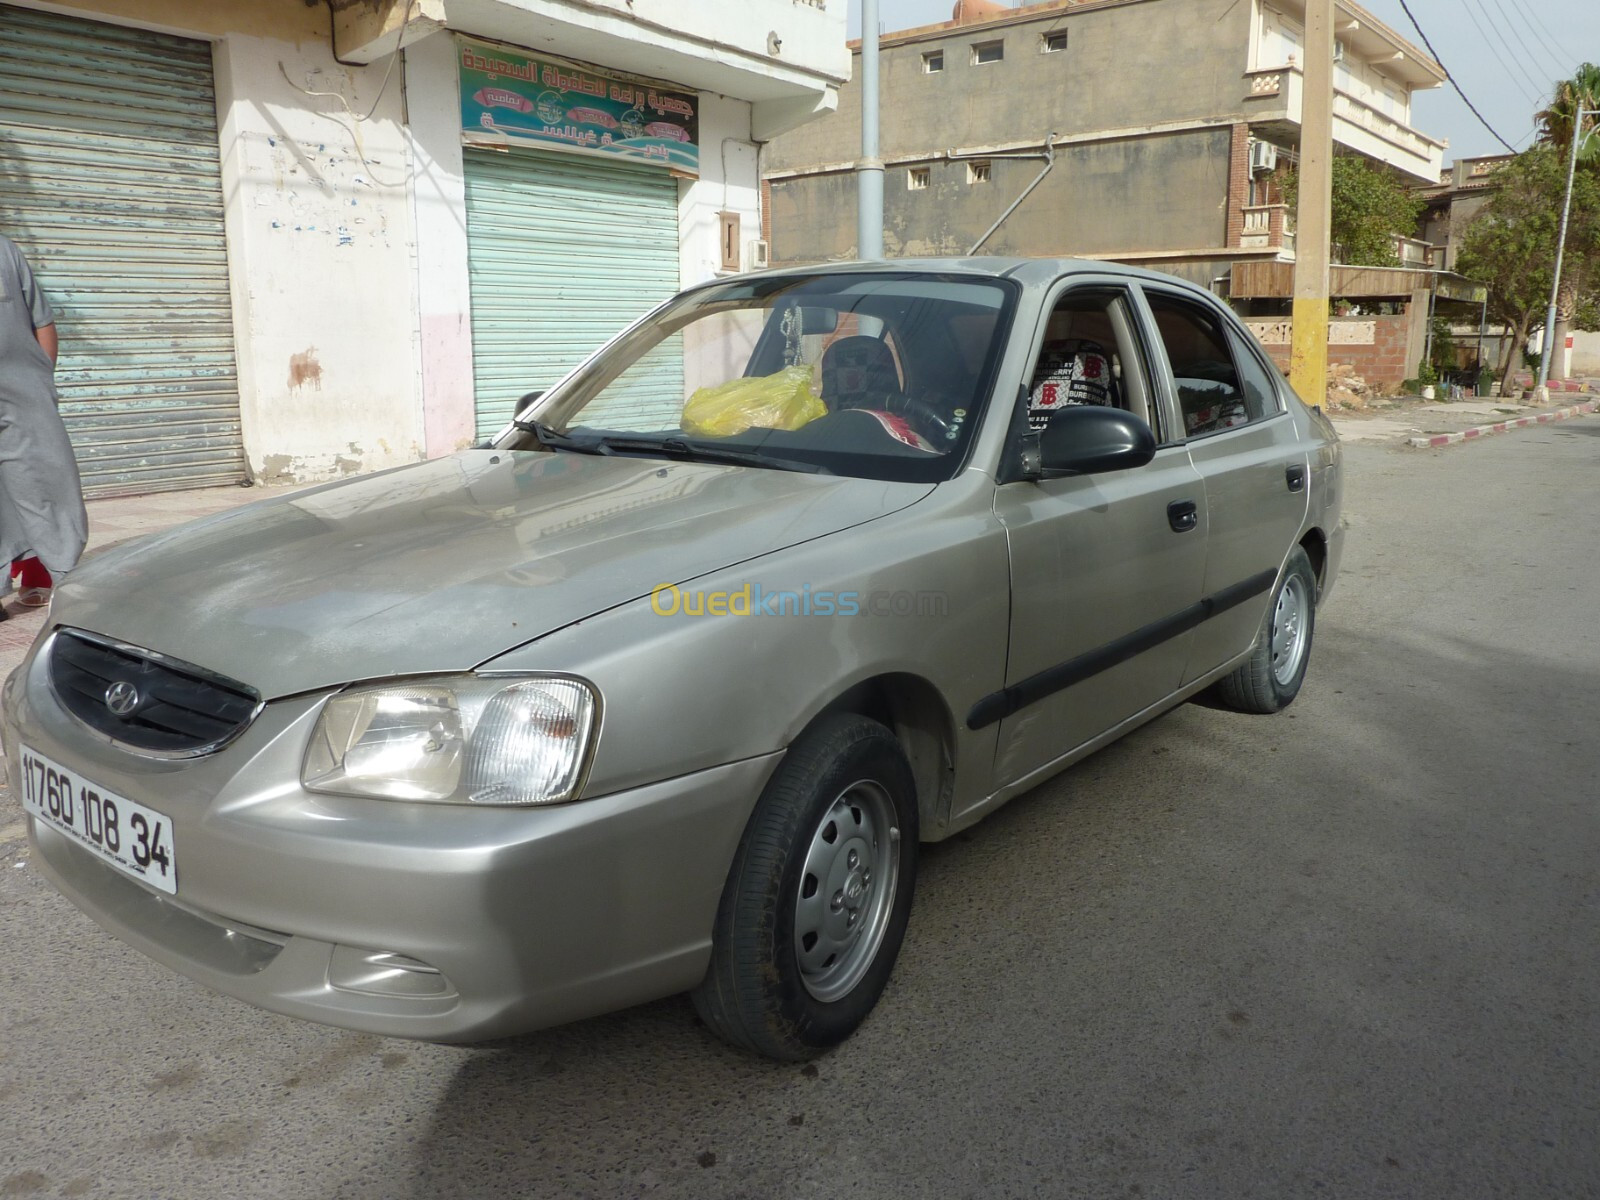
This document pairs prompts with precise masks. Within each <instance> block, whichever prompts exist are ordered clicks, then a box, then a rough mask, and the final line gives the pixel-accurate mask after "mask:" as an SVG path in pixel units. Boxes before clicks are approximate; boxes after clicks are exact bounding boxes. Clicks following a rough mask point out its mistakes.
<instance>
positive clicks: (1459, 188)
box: [1417, 154, 1512, 271]
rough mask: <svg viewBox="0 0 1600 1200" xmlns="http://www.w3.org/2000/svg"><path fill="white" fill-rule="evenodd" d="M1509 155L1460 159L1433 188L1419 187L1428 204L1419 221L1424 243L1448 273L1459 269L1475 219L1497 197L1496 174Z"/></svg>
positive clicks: (1447, 169)
mask: <svg viewBox="0 0 1600 1200" xmlns="http://www.w3.org/2000/svg"><path fill="white" fill-rule="evenodd" d="M1511 158H1512V156H1511V155H1509V154H1485V155H1481V156H1479V157H1477V158H1458V159H1456V161H1455V162H1453V163H1451V164H1450V165H1449V166H1448V167H1446V168H1445V170H1444V171H1443V172H1442V173H1441V174H1440V176H1439V181H1438V182H1437V183H1436V184H1434V185H1433V186H1432V187H1424V188H1419V189H1418V190H1417V195H1419V196H1421V197H1422V199H1423V200H1424V201H1425V202H1426V204H1427V207H1426V208H1424V209H1423V211H1422V216H1421V218H1420V220H1419V221H1418V225H1419V226H1420V229H1421V233H1422V240H1423V241H1424V242H1426V243H1428V245H1429V246H1431V247H1432V248H1433V251H1434V256H1435V261H1436V262H1437V264H1438V265H1439V266H1441V267H1444V268H1445V269H1446V270H1450V271H1453V270H1455V269H1456V256H1457V255H1458V254H1459V253H1460V252H1461V242H1462V239H1463V238H1464V237H1465V235H1466V231H1467V226H1468V225H1469V224H1470V223H1471V222H1472V218H1473V217H1475V216H1477V215H1478V213H1479V212H1480V211H1482V209H1483V206H1484V205H1485V204H1487V203H1488V202H1489V197H1490V196H1492V195H1493V194H1494V191H1495V184H1494V173H1495V171H1496V170H1497V169H1498V168H1500V167H1503V166H1504V165H1505V164H1506V163H1508V162H1510V161H1511Z"/></svg>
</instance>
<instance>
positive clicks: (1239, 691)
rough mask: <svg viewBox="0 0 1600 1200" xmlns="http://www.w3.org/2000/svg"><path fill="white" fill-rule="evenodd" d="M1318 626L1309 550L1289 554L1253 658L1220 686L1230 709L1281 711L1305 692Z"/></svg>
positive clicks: (1220, 691)
mask: <svg viewBox="0 0 1600 1200" xmlns="http://www.w3.org/2000/svg"><path fill="white" fill-rule="evenodd" d="M1316 622H1317V573H1316V572H1315V571H1313V570H1312V569H1311V559H1310V558H1309V557H1308V556H1307V555H1306V552H1305V548H1304V547H1302V546H1296V547H1295V548H1294V550H1293V551H1291V552H1290V554H1289V561H1288V564H1287V565H1286V566H1285V567H1284V572H1283V577H1282V578H1281V579H1280V580H1279V581H1278V590H1277V591H1276V592H1275V593H1274V595H1273V598H1272V603H1271V604H1270V605H1269V606H1268V607H1267V615H1266V618H1265V620H1264V621H1263V622H1262V624H1261V632H1260V633H1259V634H1258V635H1257V636H1256V645H1255V649H1254V650H1252V651H1251V652H1250V657H1249V659H1248V660H1247V661H1246V662H1245V663H1244V665H1243V666H1241V667H1239V668H1238V669H1236V670H1235V671H1234V672H1233V674H1231V675H1229V676H1227V677H1226V678H1225V679H1223V680H1222V681H1221V682H1220V683H1219V684H1218V685H1217V696H1218V698H1219V699H1221V701H1222V702H1223V703H1224V704H1226V705H1227V706H1228V707H1229V708H1233V709H1237V710H1239V711H1240V712H1248V713H1275V712H1278V711H1279V710H1280V709H1283V708H1287V707H1288V706H1289V703H1290V701H1292V700H1293V699H1294V698H1295V697H1296V696H1298V695H1299V694H1300V685H1301V684H1302V683H1303V682H1305V677H1306V666H1307V665H1308V664H1309V663H1310V661H1311V635H1312V633H1313V632H1314V631H1315V628H1316Z"/></svg>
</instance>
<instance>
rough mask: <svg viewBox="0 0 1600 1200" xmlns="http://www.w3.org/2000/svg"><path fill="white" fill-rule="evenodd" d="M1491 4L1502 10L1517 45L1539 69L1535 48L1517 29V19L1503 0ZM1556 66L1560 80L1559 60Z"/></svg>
mask: <svg viewBox="0 0 1600 1200" xmlns="http://www.w3.org/2000/svg"><path fill="white" fill-rule="evenodd" d="M1489 2H1490V3H1491V4H1493V5H1494V6H1495V7H1496V8H1497V9H1499V10H1500V15H1501V16H1502V17H1504V18H1505V22H1506V26H1507V28H1509V29H1510V30H1511V36H1512V37H1514V38H1516V39H1517V44H1518V45H1519V46H1521V47H1522V49H1523V50H1524V51H1525V52H1526V53H1527V55H1528V61H1529V62H1530V63H1533V64H1534V66H1535V67H1537V66H1538V64H1537V63H1535V62H1534V59H1535V58H1536V57H1537V56H1536V55H1535V54H1534V52H1533V47H1531V46H1529V45H1528V43H1527V42H1526V41H1524V40H1523V37H1522V30H1520V29H1518V28H1517V18H1515V17H1513V16H1512V15H1511V14H1510V13H1508V12H1506V8H1505V5H1504V4H1503V3H1502V0H1489ZM1528 32H1529V33H1532V32H1533V30H1532V29H1529V30H1528ZM1555 65H1556V68H1557V74H1556V78H1557V79H1559V78H1560V66H1561V63H1560V61H1559V60H1557V61H1556V64H1555Z"/></svg>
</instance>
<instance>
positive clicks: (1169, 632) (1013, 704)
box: [967, 570, 1278, 729]
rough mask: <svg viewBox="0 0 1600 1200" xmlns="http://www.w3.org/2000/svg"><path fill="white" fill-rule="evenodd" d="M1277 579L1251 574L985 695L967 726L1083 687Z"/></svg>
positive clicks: (1266, 574)
mask: <svg viewBox="0 0 1600 1200" xmlns="http://www.w3.org/2000/svg"><path fill="white" fill-rule="evenodd" d="M1277 579H1278V572H1277V571H1276V570H1271V571H1262V572H1261V573H1260V574H1259V575H1252V576H1250V578H1248V579H1243V580H1240V581H1239V582H1238V583H1235V584H1231V585H1230V586H1228V587H1225V588H1223V589H1222V590H1221V591H1220V592H1217V593H1215V594H1214V595H1210V596H1207V597H1205V599H1203V600H1199V601H1197V602H1196V603H1194V604H1191V605H1190V606H1189V607H1188V608H1185V609H1181V610H1180V611H1178V612H1175V613H1173V614H1172V615H1171V616H1170V617H1162V618H1161V620H1159V621H1152V622H1151V623H1150V624H1149V625H1146V626H1145V627H1144V628H1142V629H1135V630H1134V631H1133V632H1132V633H1130V634H1126V635H1125V636H1123V637H1119V638H1118V639H1117V640H1116V641H1114V642H1107V643H1106V644H1105V645H1104V646H1101V647H1099V648H1098V649H1094V650H1091V651H1089V653H1087V654H1080V655H1079V656H1078V657H1077V658H1069V659H1068V660H1067V661H1066V662H1064V663H1057V664H1056V665H1055V666H1053V667H1046V668H1045V669H1044V670H1043V671H1040V672H1039V673H1038V674H1037V675H1030V676H1028V678H1026V679H1023V680H1021V681H1019V682H1017V683H1014V684H1012V685H1011V686H1010V687H1008V688H1001V689H1000V690H999V691H998V692H990V693H989V694H988V695H987V696H985V697H984V698H983V699H981V700H979V701H978V702H977V703H976V704H974V705H973V706H972V711H971V712H969V713H968V714H967V728H968V729H982V728H983V727H984V726H985V725H993V724H994V723H995V722H996V721H1000V720H1004V719H1005V718H1006V717H1009V716H1011V715H1012V714H1013V713H1017V712H1020V711H1021V710H1022V709H1024V708H1027V707H1028V705H1030V704H1037V703H1038V702H1039V701H1041V700H1043V699H1045V698H1046V697H1049V696H1053V695H1055V694H1056V693H1057V692H1060V691H1064V690H1066V689H1067V688H1069V687H1071V686H1072V685H1073V684H1075V683H1082V682H1083V681H1084V680H1085V679H1089V678H1092V677H1093V676H1095V675H1098V674H1100V672H1101V671H1107V670H1110V669H1111V668H1112V667H1114V666H1117V665H1118V664H1119V663H1125V662H1127V661H1128V660H1129V659H1130V658H1133V657H1135V656H1136V655H1139V654H1143V653H1144V652H1145V651H1146V650H1149V649H1151V648H1153V647H1155V646H1159V645H1160V644H1161V643H1162V642H1165V641H1168V640H1170V639H1172V638H1175V637H1177V636H1178V635H1180V634H1184V633H1188V632H1189V630H1191V629H1194V628H1195V627H1196V626H1198V625H1202V624H1204V623H1205V622H1206V621H1209V620H1210V619H1211V618H1212V617H1214V616H1216V615H1218V614H1219V613H1225V612H1227V611H1228V610H1229V609H1230V608H1237V607H1238V606H1239V605H1241V604H1243V603H1244V602H1245V601H1246V600H1249V599H1250V598H1251V597H1253V596H1259V595H1260V594H1261V593H1262V592H1264V591H1266V590H1267V589H1268V588H1270V587H1271V586H1272V585H1273V584H1274V583H1275V582H1277Z"/></svg>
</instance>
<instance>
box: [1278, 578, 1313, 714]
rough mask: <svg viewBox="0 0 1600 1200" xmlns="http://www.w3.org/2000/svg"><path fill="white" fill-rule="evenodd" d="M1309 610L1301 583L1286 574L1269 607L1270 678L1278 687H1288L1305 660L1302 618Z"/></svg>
mask: <svg viewBox="0 0 1600 1200" xmlns="http://www.w3.org/2000/svg"><path fill="white" fill-rule="evenodd" d="M1310 611H1311V596H1310V594H1309V592H1308V591H1307V590H1306V583H1305V580H1304V579H1302V578H1301V577H1300V576H1299V575H1290V576H1289V578H1287V579H1285V580H1284V581H1283V587H1282V588H1281V589H1280V590H1279V592H1278V599H1277V601H1276V602H1275V603H1274V604H1273V607H1272V634H1271V638H1270V641H1269V644H1270V645H1271V647H1272V677H1273V678H1274V679H1276V680H1277V681H1278V686H1280V687H1288V686H1289V685H1290V684H1292V683H1293V682H1294V680H1295V676H1296V675H1298V674H1299V673H1300V665H1301V663H1303V662H1304V661H1305V657H1306V645H1307V642H1306V637H1305V631H1306V630H1305V626H1306V616H1307V614H1308V613H1309V612H1310Z"/></svg>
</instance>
